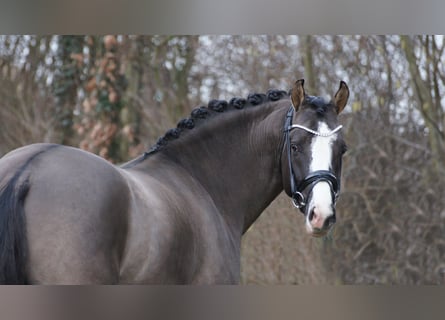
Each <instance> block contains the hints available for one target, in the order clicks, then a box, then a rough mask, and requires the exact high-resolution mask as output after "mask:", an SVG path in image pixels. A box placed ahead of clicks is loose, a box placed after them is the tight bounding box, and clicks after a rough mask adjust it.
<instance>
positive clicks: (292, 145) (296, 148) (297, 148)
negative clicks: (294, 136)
mask: <svg viewBox="0 0 445 320" xmlns="http://www.w3.org/2000/svg"><path fill="white" fill-rule="evenodd" d="M290 147H291V149H292V151H293V152H300V150H301V149H300V147H299V146H298V145H296V144H294V143H292V144H291V145H290Z"/></svg>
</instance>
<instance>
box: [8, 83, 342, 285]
mask: <svg viewBox="0 0 445 320" xmlns="http://www.w3.org/2000/svg"><path fill="white" fill-rule="evenodd" d="M348 97H349V89H348V86H347V85H346V83H345V82H343V81H341V82H340V87H339V89H338V91H337V92H336V93H335V95H334V97H333V99H331V100H330V101H325V100H324V99H323V98H321V97H318V96H311V95H308V94H306V93H305V90H304V79H300V80H297V81H295V82H294V83H293V85H292V86H291V89H290V90H289V91H283V90H269V91H267V93H265V94H263V93H261V94H259V93H254V94H250V95H249V96H248V97H247V98H233V99H231V100H230V101H225V100H211V101H210V102H209V103H208V105H207V106H202V107H198V108H196V109H194V110H193V111H192V112H191V114H190V116H189V117H188V118H186V119H183V120H181V121H179V122H178V124H177V126H176V127H175V128H173V129H170V130H169V131H167V132H166V133H165V135H164V136H162V137H161V138H159V140H158V141H157V142H156V143H155V145H153V146H152V147H151V149H149V150H148V151H146V152H144V153H143V154H141V155H140V156H138V157H137V158H135V159H133V160H131V161H129V162H127V163H124V164H122V165H120V166H115V165H113V164H111V163H110V162H108V161H106V160H104V159H102V158H100V157H98V156H96V155H94V154H92V153H88V152H86V151H83V150H80V149H77V148H73V147H69V146H62V145H58V144H47V143H40V144H32V145H28V146H25V147H21V148H19V149H16V150H13V151H11V152H9V153H8V154H6V155H5V156H4V157H3V158H1V159H0V283H3V284H237V283H239V281H240V246H241V237H242V235H243V234H244V233H245V232H246V230H247V229H248V228H249V227H250V226H251V225H252V224H253V223H254V222H255V220H256V219H257V218H258V217H259V216H260V214H261V213H262V212H263V210H264V209H265V208H266V207H267V206H268V205H269V204H270V203H271V202H272V201H273V200H274V199H275V198H276V197H277V196H278V195H279V193H280V192H282V191H283V190H284V191H285V192H286V194H287V195H289V197H290V198H291V199H292V203H293V204H294V206H295V207H296V208H298V209H299V210H300V211H301V212H302V213H303V214H304V217H305V218H304V221H305V227H306V231H307V232H308V233H309V234H310V235H312V236H315V237H321V236H324V235H326V233H327V232H328V231H329V230H330V229H331V227H332V225H333V224H334V223H335V221H336V213H335V203H336V200H337V197H338V194H339V192H340V178H341V168H342V156H343V153H344V152H345V151H346V144H345V142H344V139H343V135H342V131H341V128H342V126H341V125H339V123H338V119H337V115H338V114H339V113H340V112H341V111H342V110H343V109H344V107H345V106H346V104H347V100H348Z"/></svg>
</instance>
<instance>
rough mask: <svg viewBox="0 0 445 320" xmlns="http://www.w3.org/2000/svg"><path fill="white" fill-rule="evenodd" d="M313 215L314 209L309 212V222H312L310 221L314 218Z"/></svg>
mask: <svg viewBox="0 0 445 320" xmlns="http://www.w3.org/2000/svg"><path fill="white" fill-rule="evenodd" d="M314 213H315V208H312V210H311V211H310V212H309V217H308V218H309V221H312V219H313V218H314Z"/></svg>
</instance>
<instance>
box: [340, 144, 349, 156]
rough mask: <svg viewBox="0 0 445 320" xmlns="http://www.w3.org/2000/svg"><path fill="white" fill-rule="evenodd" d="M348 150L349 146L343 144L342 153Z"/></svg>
mask: <svg viewBox="0 0 445 320" xmlns="http://www.w3.org/2000/svg"><path fill="white" fill-rule="evenodd" d="M346 151H348V146H347V145H346V144H343V145H342V147H341V154H342V155H343V154H345V153H346Z"/></svg>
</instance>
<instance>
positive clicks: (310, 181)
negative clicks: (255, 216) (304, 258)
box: [284, 106, 342, 214]
mask: <svg viewBox="0 0 445 320" xmlns="http://www.w3.org/2000/svg"><path fill="white" fill-rule="evenodd" d="M293 116H294V107H293V106H290V108H289V111H288V112H287V114H286V119H285V122H284V140H285V142H284V143H285V145H286V150H287V159H288V163H289V172H290V189H291V198H292V203H293V205H294V206H295V207H296V208H298V209H300V211H301V212H302V213H303V214H304V213H305V208H306V204H307V203H306V199H305V196H304V194H303V192H304V191H305V190H306V189H307V188H310V189H309V192H308V194H310V192H311V191H312V189H313V188H314V186H315V185H316V184H317V183H318V182H321V181H325V182H327V183H328V184H329V186H330V188H331V194H332V202H333V203H334V204H335V202H336V201H337V198H338V195H339V193H340V182H339V179H337V177H336V176H335V175H334V174H333V173H332V172H331V171H329V170H317V171H313V172H311V173H309V174H308V175H307V176H306V177H305V178H304V179H303V180H302V181H301V182H300V183H298V184H297V182H296V179H295V175H294V171H293V169H292V159H291V143H290V132H291V131H292V130H293V129H301V130H304V131H306V132H309V133H311V134H313V135H316V136H320V137H329V136H331V135H333V134H335V133H336V132H338V131H339V130H340V129H341V128H342V126H341V125H340V126H338V127H337V128H335V129H334V130H332V131H330V132H327V133H321V132H318V131H314V130H312V129H309V128H306V127H305V126H302V125H299V124H292V119H293Z"/></svg>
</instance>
